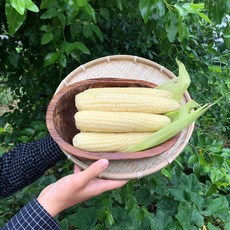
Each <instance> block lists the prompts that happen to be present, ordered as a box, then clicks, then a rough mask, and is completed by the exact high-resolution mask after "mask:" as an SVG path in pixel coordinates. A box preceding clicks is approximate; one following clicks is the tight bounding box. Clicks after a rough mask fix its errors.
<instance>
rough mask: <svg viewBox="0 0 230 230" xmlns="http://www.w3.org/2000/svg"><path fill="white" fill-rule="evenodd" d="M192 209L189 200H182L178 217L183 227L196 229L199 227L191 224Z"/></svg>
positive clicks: (191, 229)
mask: <svg viewBox="0 0 230 230" xmlns="http://www.w3.org/2000/svg"><path fill="white" fill-rule="evenodd" d="M191 216H192V209H191V205H190V204H189V203H188V202H187V201H182V202H180V204H179V206H178V213H177V214H176V218H177V219H178V220H179V222H180V224H181V226H182V228H183V229H186V230H187V229H190V230H196V229H197V228H196V227H195V226H193V225H192V224H191V221H192V219H191Z"/></svg>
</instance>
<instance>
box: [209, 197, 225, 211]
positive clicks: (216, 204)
mask: <svg viewBox="0 0 230 230" xmlns="http://www.w3.org/2000/svg"><path fill="white" fill-rule="evenodd" d="M228 211H229V203H228V200H227V198H226V197H224V196H221V197H218V198H215V199H212V200H211V201H210V202H209V203H208V204H207V212H208V215H216V214H221V213H224V212H228Z"/></svg>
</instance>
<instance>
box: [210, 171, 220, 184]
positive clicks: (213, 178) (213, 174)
mask: <svg viewBox="0 0 230 230" xmlns="http://www.w3.org/2000/svg"><path fill="white" fill-rule="evenodd" d="M222 177H223V174H222V172H221V171H220V170H219V169H217V168H212V169H211V175H210V178H211V181H212V183H213V184H215V183H216V182H217V181H219V180H220V179H221V178H222Z"/></svg>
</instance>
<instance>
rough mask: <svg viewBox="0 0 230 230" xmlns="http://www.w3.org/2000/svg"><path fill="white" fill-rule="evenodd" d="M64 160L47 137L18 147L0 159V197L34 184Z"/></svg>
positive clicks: (63, 156) (57, 148)
mask: <svg viewBox="0 0 230 230" xmlns="http://www.w3.org/2000/svg"><path fill="white" fill-rule="evenodd" d="M64 158H65V155H64V154H63V152H62V151H61V150H60V148H59V147H58V146H57V144H56V143H55V142H54V140H53V139H52V138H51V137H50V136H49V135H48V136H46V137H45V138H43V139H41V140H39V141H36V142H31V143H25V144H20V145H18V146H17V147H15V148H14V149H12V150H11V151H10V152H8V153H5V154H4V155H3V156H2V158H1V159H0V196H1V197H5V196H8V195H11V194H12V193H14V192H16V191H17V190H19V189H21V188H23V187H25V186H26V185H28V184H30V183H32V182H34V181H35V180H37V179H38V178H39V177H41V176H42V175H43V174H44V172H45V171H46V170H47V169H48V168H50V167H52V166H53V165H55V164H56V163H57V162H58V161H59V160H61V159H64Z"/></svg>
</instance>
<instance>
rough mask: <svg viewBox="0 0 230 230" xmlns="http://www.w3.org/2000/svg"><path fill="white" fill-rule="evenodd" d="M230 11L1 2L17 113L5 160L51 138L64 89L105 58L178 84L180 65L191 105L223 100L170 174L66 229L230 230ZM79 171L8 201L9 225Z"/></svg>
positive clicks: (6, 72) (120, 194)
mask: <svg viewBox="0 0 230 230" xmlns="http://www.w3.org/2000/svg"><path fill="white" fill-rule="evenodd" d="M229 6H230V1H229V0H228V1H225V0H219V1H212V0H203V1H198V0H196V1H193V2H191V1H187V0H185V1H181V0H172V1H167V0H139V1H137V0H135V1H132V2H131V1H122V0H117V1H110V0H106V1H102V0H99V1H90V0H81V1H79V0H72V1H67V0H41V1H38V0H36V1H35V0H34V1H31V0H21V1H16V0H6V1H0V9H1V13H0V19H1V20H0V23H1V24H0V84H1V89H0V99H1V105H0V106H2V105H3V104H4V105H5V104H9V103H11V104H12V105H14V106H10V110H11V111H10V112H6V113H4V114H3V115H2V116H1V118H0V127H1V128H0V140H1V143H2V144H1V146H0V152H1V154H2V153H3V152H4V151H6V150H7V149H9V148H11V147H13V146H14V145H16V144H17V143H18V142H28V141H31V140H37V139H39V138H41V137H42V136H44V135H45V134H46V133H47V130H46V126H45V112H46V108H47V104H48V102H49V100H50V98H51V97H52V95H53V93H54V92H55V89H56V87H57V86H58V85H59V83H60V82H61V81H62V79H63V78H65V76H66V75H67V74H68V73H69V72H70V71H72V70H73V69H75V68H76V67H78V66H79V65H81V64H82V63H85V62H87V61H90V60H93V59H95V58H98V57H102V56H106V55H112V54H131V55H136V56H142V57H145V58H148V59H151V60H153V61H156V62H158V63H160V64H161V65H163V66H165V67H167V68H169V69H170V70H172V71H173V72H174V73H175V74H177V66H176V62H175V59H176V58H178V59H179V60H181V61H182V62H183V63H184V64H185V66H186V69H187V70H188V72H189V74H190V76H191V79H192V85H191V87H190V88H189V93H190V95H191V97H192V98H194V99H195V100H196V101H198V102H200V103H201V104H203V103H206V102H211V101H214V100H216V99H217V98H220V97H221V98H222V100H221V101H220V102H219V103H218V104H217V105H216V106H215V107H213V108H212V110H211V111H209V112H207V113H206V114H205V115H203V117H202V118H200V119H199V120H198V122H197V123H196V129H195V132H194V134H193V136H192V138H191V140H190V143H189V145H188V146H187V147H186V149H185V150H184V152H183V153H182V154H181V155H180V156H179V157H178V158H177V159H176V160H175V161H174V162H173V163H172V164H171V165H170V166H168V167H166V168H164V169H163V170H161V171H160V172H158V173H155V174H154V175H151V176H148V177H146V178H143V179H141V180H133V181H130V182H129V183H128V185H126V186H125V187H124V188H122V189H119V190H116V191H112V192H109V193H105V194H103V195H101V196H99V197H96V198H93V199H91V200H89V201H87V202H84V203H83V204H81V205H78V206H76V207H73V208H71V209H68V210H66V211H64V212H63V213H61V214H60V215H59V216H58V217H57V219H58V221H59V223H60V226H61V229H63V230H65V229H66V230H67V229H83V230H84V229H95V230H100V229H115V230H117V229H122V228H123V229H160V230H161V229H162V230H163V229H164V230H167V229H170V230H171V229H177V230H178V229H179V230H180V229H186V230H187V229H205V228H207V229H211V230H212V229H229V228H230V218H229V216H230V215H229V214H230V213H229V210H230V207H229V202H230V196H229V184H230V158H229V133H230V132H229V131H230V125H229V117H230V114H229V104H230V103H229V102H230V101H229V100H230V95H229V92H230V91H229V88H230V78H229V76H230V75H229V56H230V52H229V48H230V45H229V41H230V37H229V31H230V29H229V28H230V22H229V13H230V12H229V9H230V7H229ZM2 86H3V87H2ZM12 110H13V112H12ZM71 170H72V164H71V163H70V162H69V161H67V160H66V161H62V162H59V163H58V164H57V165H56V166H55V167H54V168H52V169H50V170H49V171H48V172H47V174H46V175H44V177H42V178H41V179H40V180H38V181H37V182H35V183H34V184H32V185H31V186H28V187H27V188H25V189H23V190H22V191H20V192H18V193H16V194H15V195H14V196H11V197H9V198H6V199H4V200H1V201H0V217H1V218H0V225H3V224H4V223H5V222H7V220H9V218H11V217H12V216H13V215H14V214H15V213H16V212H17V210H19V209H20V208H21V207H22V206H23V205H24V204H25V203H27V202H28V201H29V200H30V199H31V198H32V197H33V196H36V195H37V194H38V193H39V192H40V191H41V190H42V188H44V187H45V186H46V185H48V184H49V183H52V182H54V181H55V180H57V179H59V178H60V177H62V176H64V175H67V174H69V173H70V172H71ZM12 207H13V208H12Z"/></svg>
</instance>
